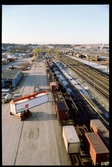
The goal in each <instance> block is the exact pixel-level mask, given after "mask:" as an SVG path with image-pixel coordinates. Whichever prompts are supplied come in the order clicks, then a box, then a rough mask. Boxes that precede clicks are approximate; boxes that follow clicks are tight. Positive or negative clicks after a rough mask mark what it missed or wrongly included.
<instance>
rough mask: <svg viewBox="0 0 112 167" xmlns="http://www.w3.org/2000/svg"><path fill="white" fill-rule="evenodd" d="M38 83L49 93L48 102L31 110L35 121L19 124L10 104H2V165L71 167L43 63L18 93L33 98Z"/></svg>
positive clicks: (30, 72) (32, 119) (31, 73)
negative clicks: (31, 95)
mask: <svg viewBox="0 0 112 167" xmlns="http://www.w3.org/2000/svg"><path fill="white" fill-rule="evenodd" d="M26 60H27V61H30V60H31V59H29V60H28V59H26ZM18 61H19V60H18ZM20 61H22V60H20ZM13 65H14V64H13ZM36 83H38V84H39V86H40V90H47V91H48V94H49V101H48V102H47V103H44V104H42V105H40V106H36V107H34V108H32V109H31V112H32V117H30V118H27V119H26V120H25V121H19V120H18V118H17V117H15V116H13V115H10V114H9V112H10V105H9V103H7V104H2V114H1V115H2V165H70V164H71V162H70V159H69V155H68V154H67V153H66V150H65V146H64V142H63V138H62V132H61V127H60V125H59V122H58V120H57V116H56V111H55V105H54V103H52V102H53V97H52V93H51V91H50V89H49V82H48V80H47V76H46V71H45V64H44V62H43V61H42V60H41V61H40V62H39V63H38V64H37V65H36V67H35V65H32V67H31V69H30V70H29V71H27V75H26V76H25V78H24V81H23V82H22V85H21V86H20V88H19V90H18V91H19V92H21V93H22V94H23V95H26V94H31V93H33V91H34V84H36Z"/></svg>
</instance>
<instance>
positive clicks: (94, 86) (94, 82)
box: [94, 79, 95, 99]
mask: <svg viewBox="0 0 112 167" xmlns="http://www.w3.org/2000/svg"><path fill="white" fill-rule="evenodd" d="M94 99H95V79H94Z"/></svg>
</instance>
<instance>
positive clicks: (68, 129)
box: [62, 125, 80, 154]
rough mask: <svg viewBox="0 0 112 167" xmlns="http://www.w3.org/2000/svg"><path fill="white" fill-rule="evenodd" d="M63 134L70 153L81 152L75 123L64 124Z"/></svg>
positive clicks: (67, 150)
mask: <svg viewBox="0 0 112 167" xmlns="http://www.w3.org/2000/svg"><path fill="white" fill-rule="evenodd" d="M62 136H63V140H64V144H65V148H66V152H67V153H68V154H72V153H80V140H79V137H78V134H77V132H76V130H75V127H74V126H73V125H69V126H63V129H62Z"/></svg>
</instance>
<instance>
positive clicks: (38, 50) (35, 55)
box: [32, 48, 59, 66]
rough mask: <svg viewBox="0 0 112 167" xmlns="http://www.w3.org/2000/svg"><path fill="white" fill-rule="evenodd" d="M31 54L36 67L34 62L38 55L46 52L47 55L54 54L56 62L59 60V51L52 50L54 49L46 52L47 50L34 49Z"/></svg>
mask: <svg viewBox="0 0 112 167" xmlns="http://www.w3.org/2000/svg"><path fill="white" fill-rule="evenodd" d="M32 52H33V54H34V61H35V66H36V61H37V60H38V55H39V53H41V52H48V54H50V53H56V60H57V61H58V59H59V50H54V49H49V50H47V49H37V48H35V49H34V50H33V51H32Z"/></svg>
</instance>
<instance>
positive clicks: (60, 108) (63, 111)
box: [56, 101, 69, 120]
mask: <svg viewBox="0 0 112 167" xmlns="http://www.w3.org/2000/svg"><path fill="white" fill-rule="evenodd" d="M68 110H69V109H68V106H67V105H66V103H65V102H64V101H58V102H57V103H56V114H57V117H58V119H59V120H67V119H68Z"/></svg>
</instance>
